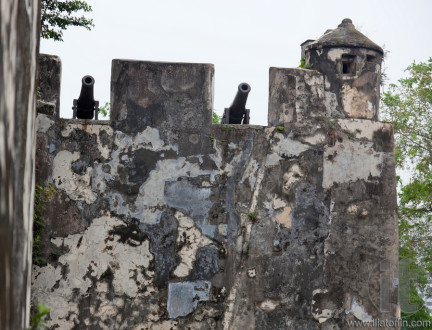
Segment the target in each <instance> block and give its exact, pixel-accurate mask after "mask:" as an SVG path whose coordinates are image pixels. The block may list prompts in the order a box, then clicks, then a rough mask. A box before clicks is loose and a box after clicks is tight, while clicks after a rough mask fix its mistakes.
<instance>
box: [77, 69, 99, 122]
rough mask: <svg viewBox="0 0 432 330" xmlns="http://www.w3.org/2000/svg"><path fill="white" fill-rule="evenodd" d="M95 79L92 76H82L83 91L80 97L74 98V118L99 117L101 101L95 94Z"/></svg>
mask: <svg viewBox="0 0 432 330" xmlns="http://www.w3.org/2000/svg"><path fill="white" fill-rule="evenodd" d="M94 83H95V80H94V78H93V77H92V76H84V77H83V78H82V86H81V93H80V96H79V98H78V99H74V100H73V106H72V109H73V118H78V119H93V117H94V118H95V119H96V120H97V119H98V112H99V101H95V99H94V96H93V90H94Z"/></svg>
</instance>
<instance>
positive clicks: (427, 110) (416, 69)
mask: <svg viewBox="0 0 432 330" xmlns="http://www.w3.org/2000/svg"><path fill="white" fill-rule="evenodd" d="M406 72H407V73H408V74H407V78H404V79H400V80H399V82H398V84H391V85H390V86H389V89H388V91H387V92H385V93H383V95H382V103H383V114H384V118H385V119H386V120H389V121H391V122H392V123H393V127H394V130H395V138H396V146H395V151H396V165H397V167H398V169H399V170H404V171H409V173H410V175H411V179H410V181H409V183H407V184H404V182H403V181H402V180H401V178H400V177H398V185H399V209H398V216H399V256H400V259H404V258H410V260H411V269H413V270H415V271H416V273H417V275H418V279H417V287H416V288H414V289H417V290H419V291H420V292H422V293H423V294H424V293H425V288H426V283H427V282H428V279H430V278H432V276H431V275H432V237H431V235H430V230H431V229H432V227H431V224H432V79H431V78H432V58H429V60H428V61H426V62H420V63H416V62H413V63H412V64H411V65H410V66H409V67H408V68H407V69H406ZM417 290H411V295H412V297H411V298H412V299H411V301H412V302H417V303H418V304H419V306H420V307H419V312H417V313H416V314H414V315H407V314H403V316H404V317H405V318H407V319H410V320H415V319H419V317H421V318H422V319H423V320H425V318H427V319H429V320H432V318H431V317H430V315H429V313H428V311H427V309H426V308H425V307H424V302H423V300H422V299H421V298H420V297H419V295H418V294H417V292H416V291H417ZM421 306H423V307H421Z"/></svg>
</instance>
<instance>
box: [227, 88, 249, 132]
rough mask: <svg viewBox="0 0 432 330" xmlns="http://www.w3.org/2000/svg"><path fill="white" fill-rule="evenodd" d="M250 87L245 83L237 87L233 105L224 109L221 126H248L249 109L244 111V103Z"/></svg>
mask: <svg viewBox="0 0 432 330" xmlns="http://www.w3.org/2000/svg"><path fill="white" fill-rule="evenodd" d="M250 90H251V87H250V86H249V84H247V83H241V84H240V85H238V91H237V94H236V96H235V98H234V101H233V103H232V104H231V106H230V107H229V108H225V111H224V114H223V116H222V121H221V124H249V109H246V101H247V98H248V95H249V92H250Z"/></svg>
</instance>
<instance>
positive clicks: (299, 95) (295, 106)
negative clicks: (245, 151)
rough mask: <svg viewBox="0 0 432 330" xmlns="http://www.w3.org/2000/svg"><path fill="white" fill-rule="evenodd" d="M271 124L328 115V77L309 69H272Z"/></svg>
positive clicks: (269, 119)
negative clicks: (325, 88)
mask: <svg viewBox="0 0 432 330" xmlns="http://www.w3.org/2000/svg"><path fill="white" fill-rule="evenodd" d="M269 80H270V89H269V109H268V125H269V126H279V125H282V126H283V125H284V124H285V123H293V122H297V121H302V120H303V119H306V118H308V117H314V116H324V115H325V114H326V108H325V101H324V100H325V94H324V76H323V75H322V74H321V73H319V72H316V71H312V70H305V69H288V68H274V67H272V68H270V78H269Z"/></svg>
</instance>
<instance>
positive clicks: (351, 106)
mask: <svg viewBox="0 0 432 330" xmlns="http://www.w3.org/2000/svg"><path fill="white" fill-rule="evenodd" d="M303 45H304V51H305V64H306V65H309V66H310V68H311V69H315V70H317V71H319V72H321V73H323V74H324V76H325V87H324V89H325V98H326V103H327V109H328V111H330V113H328V115H330V116H331V117H338V118H347V117H348V118H364V119H374V120H378V115H379V95H380V81H381V62H382V58H383V50H382V48H381V47H380V46H378V45H377V44H375V43H374V42H373V41H371V40H370V39H368V38H367V37H366V36H365V35H363V34H362V33H361V32H359V31H358V30H357V29H356V28H355V27H354V25H353V23H352V21H351V20H350V19H349V18H346V19H344V20H343V21H342V23H341V24H339V26H338V27H337V28H336V29H334V30H327V31H326V33H324V35H323V36H321V37H320V38H319V39H318V40H316V41H313V42H311V41H310V40H308V42H305V43H303Z"/></svg>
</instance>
